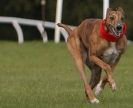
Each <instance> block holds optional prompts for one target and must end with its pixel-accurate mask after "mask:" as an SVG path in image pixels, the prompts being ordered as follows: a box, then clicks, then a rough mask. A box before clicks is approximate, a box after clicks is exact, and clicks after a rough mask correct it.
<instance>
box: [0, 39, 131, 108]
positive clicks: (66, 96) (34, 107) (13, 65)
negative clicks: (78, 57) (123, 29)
mask: <svg viewBox="0 0 133 108" xmlns="http://www.w3.org/2000/svg"><path fill="white" fill-rule="evenodd" d="M132 54H133V45H130V46H129V47H128V50H127V52H126V53H125V54H124V55H123V57H122V59H121V61H120V63H119V65H118V67H117V68H116V70H115V73H114V77H115V79H116V82H117V88H118V89H117V91H116V92H112V91H111V90H110V88H109V87H108V86H107V87H106V88H105V90H104V91H103V92H102V94H101V95H100V96H98V99H99V100H100V104H98V105H91V104H90V103H89V102H87V101H86V98H85V95H84V89H83V86H82V82H81V80H80V77H79V73H78V72H77V70H76V69H75V66H74V63H73V61H72V59H71V57H70V55H69V53H68V51H67V48H66V46H65V43H60V44H55V43H53V42H49V43H47V44H43V43H42V42H40V41H32V42H25V43H24V44H22V45H18V44H17V43H16V42H3V41H1V42H0V108H112V107H113V108H133V57H132V56H133V55H132ZM87 73H90V72H89V70H87ZM87 75H89V74H87Z"/></svg>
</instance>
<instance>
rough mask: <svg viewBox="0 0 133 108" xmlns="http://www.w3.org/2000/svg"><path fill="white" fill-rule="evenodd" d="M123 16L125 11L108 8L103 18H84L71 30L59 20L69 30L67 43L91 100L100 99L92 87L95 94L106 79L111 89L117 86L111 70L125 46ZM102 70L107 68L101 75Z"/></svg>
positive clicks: (96, 100) (88, 97) (102, 86)
mask: <svg viewBox="0 0 133 108" xmlns="http://www.w3.org/2000/svg"><path fill="white" fill-rule="evenodd" d="M123 18H124V11H123V9H122V8H121V7H118V8H117V9H115V10H113V9H111V8H108V9H107V13H106V18H105V19H86V20H84V21H83V22H82V23H81V24H80V25H79V26H77V27H76V28H75V29H73V30H71V29H70V28H69V27H68V26H67V25H64V24H61V23H58V26H59V27H63V28H64V29H65V30H66V31H67V33H68V34H69V37H68V39H67V47H68V50H69V51H70V53H71V55H72V57H73V58H74V61H75V63H76V66H77V69H78V70H79V72H80V76H81V80H82V81H83V85H84V88H85V93H86V97H87V100H89V101H90V102H91V103H99V100H98V99H97V98H96V97H95V95H94V94H93V91H92V90H93V88H95V87H96V91H95V94H99V93H100V91H101V90H102V89H103V88H104V86H105V84H106V83H107V82H108V83H109V85H110V87H111V88H112V90H115V89H116V83H115V80H114V79H113V77H112V73H113V71H114V68H115V67H116V65H117V64H118V62H119V60H120V58H121V55H122V54H123V53H124V52H125V50H126V48H127V39H126V35H125V33H126V24H125V23H124V21H123ZM84 64H85V65H86V66H87V67H88V68H89V69H90V70H91V73H92V74H91V79H90V83H89V84H88V82H87V79H86V76H85V73H84V72H85V69H84V66H85V65H84ZM102 70H104V71H105V72H106V76H105V77H104V78H103V79H101V71H102ZM100 79H101V80H100Z"/></svg>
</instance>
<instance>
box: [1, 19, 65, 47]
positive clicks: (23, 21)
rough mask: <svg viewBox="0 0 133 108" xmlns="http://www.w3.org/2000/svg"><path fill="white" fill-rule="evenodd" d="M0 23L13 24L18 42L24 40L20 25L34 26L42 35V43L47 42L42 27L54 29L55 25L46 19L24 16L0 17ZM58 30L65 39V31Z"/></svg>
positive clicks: (20, 42) (45, 33)
mask: <svg viewBox="0 0 133 108" xmlns="http://www.w3.org/2000/svg"><path fill="white" fill-rule="evenodd" d="M0 23H9V24H12V25H13V27H14V28H15V30H16V32H17V36H18V43H19V44H22V43H23V42H24V36H23V31H22V29H21V25H26V26H36V27H37V29H38V31H39V32H40V34H41V36H42V39H43V42H44V43H46V42H48V36H47V32H46V30H45V29H44V27H45V28H50V29H55V26H56V24H55V23H54V22H48V21H45V22H44V21H41V20H33V19H24V18H16V17H0ZM60 32H61V34H62V35H63V37H64V38H65V41H66V40H67V33H66V32H65V31H64V30H63V29H60Z"/></svg>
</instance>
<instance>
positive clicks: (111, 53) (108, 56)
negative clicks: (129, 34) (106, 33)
mask: <svg viewBox="0 0 133 108" xmlns="http://www.w3.org/2000/svg"><path fill="white" fill-rule="evenodd" d="M119 54H120V52H119V51H118V50H117V49H116V43H115V42H111V43H110V47H109V48H108V49H106V50H105V52H104V54H103V57H104V61H105V62H106V63H109V64H113V63H115V61H116V59H117V58H118V56H119Z"/></svg>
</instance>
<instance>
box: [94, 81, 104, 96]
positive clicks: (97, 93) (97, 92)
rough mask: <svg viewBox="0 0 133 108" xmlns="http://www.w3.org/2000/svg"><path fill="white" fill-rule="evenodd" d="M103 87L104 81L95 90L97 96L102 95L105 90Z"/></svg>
mask: <svg viewBox="0 0 133 108" xmlns="http://www.w3.org/2000/svg"><path fill="white" fill-rule="evenodd" d="M101 85H102V80H101V81H100V82H99V83H98V84H97V86H96V88H95V95H99V94H100V93H101V91H102V90H103V88H102V87H101Z"/></svg>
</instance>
